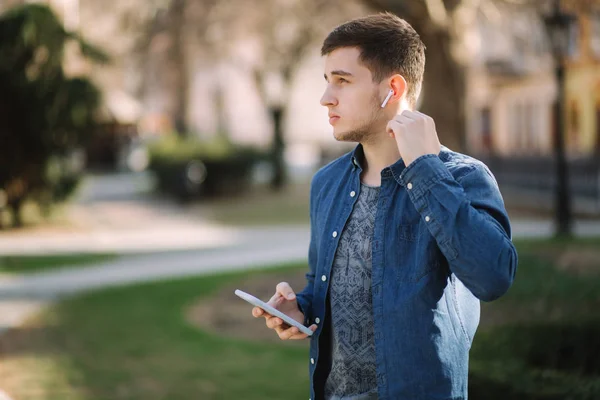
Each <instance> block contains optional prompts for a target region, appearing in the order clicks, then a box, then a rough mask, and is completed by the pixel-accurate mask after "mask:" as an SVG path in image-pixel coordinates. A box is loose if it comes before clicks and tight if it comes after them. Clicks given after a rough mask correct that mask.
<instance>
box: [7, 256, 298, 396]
mask: <svg viewBox="0 0 600 400" xmlns="http://www.w3.org/2000/svg"><path fill="white" fill-rule="evenodd" d="M286 268H289V267H286ZM253 273H257V272H253ZM248 274H250V273H243V274H240V273H237V274H228V275H222V276H212V277H205V278H195V279H186V280H178V281H172V282H167V283H155V284H146V285H140V286H135V287H127V288H119V289H111V290H105V291H101V292H97V293H92V294H88V295H84V296H80V297H76V298H72V299H69V300H66V301H63V302H62V303H60V304H58V305H57V306H55V307H53V308H52V309H51V310H50V311H49V312H46V313H44V314H43V315H41V316H40V319H39V320H37V321H34V322H32V327H30V328H29V329H27V330H26V332H24V333H23V332H21V333H20V335H19V334H15V336H21V337H20V338H19V337H11V335H9V336H8V337H7V338H5V340H4V341H0V343H2V345H0V349H1V350H2V353H6V354H0V358H1V359H2V360H3V362H2V363H0V387H2V388H4V389H5V390H6V391H7V392H8V393H10V394H11V395H13V396H14V397H15V398H17V399H20V400H28V399H39V400H42V399H44V400H46V399H57V400H58V399H82V400H83V399H85V400H91V399H98V400H100V399H112V400H117V399H144V400H153V399H169V400H177V399H206V400H208V399H246V400H252V399H256V400H258V399H261V400H263V399H279V398H282V396H283V394H284V393H285V394H286V395H285V398H289V399H304V398H308V392H307V389H308V374H307V371H308V364H307V358H306V357H307V350H306V349H304V348H299V347H298V346H286V344H285V343H281V344H279V343H278V344H262V343H253V342H245V341H242V340H231V339H224V338H220V337H218V336H215V335H209V334H206V333H203V332H201V331H198V330H197V329H195V328H192V327H190V326H189V325H188V324H187V323H186V322H185V320H184V316H183V310H184V309H185V308H186V306H187V305H188V304H190V302H193V301H195V300H196V299H197V298H198V296H208V295H210V294H211V293H212V292H213V291H215V290H217V289H218V288H219V287H220V286H221V285H223V284H225V283H228V282H229V283H230V282H232V280H235V279H242V278H243V277H244V276H247V275H248ZM248 312H250V308H249V309H248ZM249 317H250V315H249ZM250 318H251V317H250ZM253 322H256V321H253ZM36 326H39V328H36ZM23 382H29V383H30V384H27V385H26V384H23Z"/></svg>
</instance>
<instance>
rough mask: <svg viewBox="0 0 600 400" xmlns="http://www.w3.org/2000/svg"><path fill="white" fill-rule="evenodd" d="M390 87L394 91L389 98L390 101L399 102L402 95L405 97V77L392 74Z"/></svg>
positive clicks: (406, 87) (406, 86)
mask: <svg viewBox="0 0 600 400" xmlns="http://www.w3.org/2000/svg"><path fill="white" fill-rule="evenodd" d="M389 82H390V87H391V88H392V90H393V91H394V94H393V95H392V97H391V98H390V102H393V103H395V102H399V101H401V100H402V98H403V97H406V92H407V90H408V84H407V83H406V79H404V77H403V76H402V75H400V74H395V75H393V76H392V77H391V78H390V80H389Z"/></svg>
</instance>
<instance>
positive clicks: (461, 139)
mask: <svg viewBox="0 0 600 400" xmlns="http://www.w3.org/2000/svg"><path fill="white" fill-rule="evenodd" d="M489 1H493V0H423V1H406V0H364V2H365V3H366V4H367V5H369V6H370V7H372V8H373V9H375V10H380V11H390V12H393V13H394V14H397V15H398V16H400V17H402V18H404V19H406V20H407V21H408V22H409V23H410V24H411V25H412V26H413V27H414V28H415V30H416V31H417V32H418V33H419V35H420V36H421V39H422V40H423V42H424V43H425V46H426V47H427V51H426V55H427V66H426V68H425V78H424V84H423V89H422V90H423V92H422V94H421V96H422V103H421V107H420V109H421V111H422V112H423V113H425V114H428V115H430V116H431V117H432V118H433V119H434V120H435V122H436V125H437V126H438V130H439V135H440V140H441V141H442V142H443V143H444V144H445V145H446V146H448V147H450V148H452V149H454V150H457V151H465V147H466V146H465V94H466V66H467V63H468V61H469V59H470V57H471V52H470V50H471V49H470V48H469V41H468V37H467V35H468V33H469V29H470V28H471V27H472V26H473V25H474V23H475V18H476V16H477V12H478V11H479V9H480V8H481V7H483V6H484V4H483V3H485V2H489Z"/></svg>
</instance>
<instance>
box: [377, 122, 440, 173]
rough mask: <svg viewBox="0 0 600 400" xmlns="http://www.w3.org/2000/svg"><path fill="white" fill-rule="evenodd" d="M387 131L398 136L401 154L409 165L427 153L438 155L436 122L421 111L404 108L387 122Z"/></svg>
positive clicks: (391, 135)
mask: <svg viewBox="0 0 600 400" xmlns="http://www.w3.org/2000/svg"><path fill="white" fill-rule="evenodd" d="M386 132H387V133H388V134H389V135H390V137H393V138H396V144H397V145H398V150H399V151H400V156H401V157H402V160H403V161H404V165H406V166H407V167H408V166H409V165H410V164H412V162H413V161H415V160H416V159H417V158H419V157H421V156H424V155H426V154H435V155H438V154H439V152H440V150H441V145H440V140H439V138H438V135H437V132H436V130H435V123H434V122H433V119H432V118H431V117H429V116H428V115H425V114H423V113H421V112H419V111H410V110H404V111H403V112H402V113H401V114H398V115H396V116H395V117H394V119H392V120H391V121H390V122H388V124H387V128H386Z"/></svg>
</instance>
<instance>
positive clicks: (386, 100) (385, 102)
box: [381, 89, 394, 108]
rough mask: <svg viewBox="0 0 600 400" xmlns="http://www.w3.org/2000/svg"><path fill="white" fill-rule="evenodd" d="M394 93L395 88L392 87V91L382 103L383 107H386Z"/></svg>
mask: <svg viewBox="0 0 600 400" xmlns="http://www.w3.org/2000/svg"><path fill="white" fill-rule="evenodd" d="M393 94H394V89H390V92H389V93H388V95H387V97H386V98H385V100H384V101H383V103H382V104H381V108H383V107H385V105H386V104H387V102H388V101H389V100H390V97H392V95H393Z"/></svg>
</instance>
